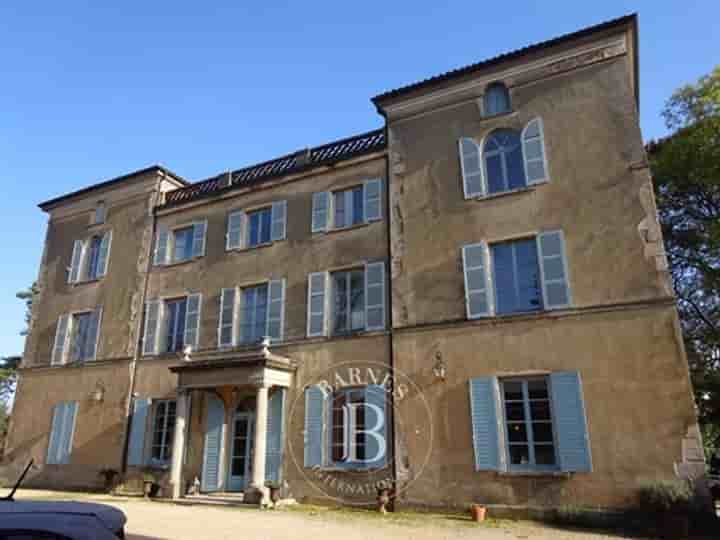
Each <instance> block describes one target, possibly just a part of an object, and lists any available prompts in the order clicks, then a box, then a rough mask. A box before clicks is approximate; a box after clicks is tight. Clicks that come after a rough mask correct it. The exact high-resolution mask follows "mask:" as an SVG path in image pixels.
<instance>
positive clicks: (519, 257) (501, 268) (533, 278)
mask: <svg viewBox="0 0 720 540" xmlns="http://www.w3.org/2000/svg"><path fill="white" fill-rule="evenodd" d="M490 250H491V253H492V262H493V275H494V276H495V298H496V307H497V313H498V314H505V313H518V312H523V311H535V310H540V309H542V307H543V304H542V290H541V288H540V267H539V266H538V257H537V243H536V241H535V239H534V238H529V239H525V240H516V241H513V242H503V243H501V244H493V245H491V246H490Z"/></svg>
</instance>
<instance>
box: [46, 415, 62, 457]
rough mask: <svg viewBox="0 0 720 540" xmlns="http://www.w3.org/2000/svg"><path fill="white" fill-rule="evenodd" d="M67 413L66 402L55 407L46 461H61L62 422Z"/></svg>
mask: <svg viewBox="0 0 720 540" xmlns="http://www.w3.org/2000/svg"><path fill="white" fill-rule="evenodd" d="M64 415H65V403H64V402H60V403H58V404H57V405H55V407H53V417H52V424H51V426H50V440H49V441H48V453H47V460H46V463H48V464H49V465H55V464H58V463H60V461H59V457H58V450H59V448H60V440H61V439H62V429H63V428H62V424H63V418H64Z"/></svg>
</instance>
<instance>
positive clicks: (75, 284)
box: [70, 276, 104, 287]
mask: <svg viewBox="0 0 720 540" xmlns="http://www.w3.org/2000/svg"><path fill="white" fill-rule="evenodd" d="M103 277H104V276H103ZM100 281H102V277H96V278H93V279H83V280H79V281H74V282H72V283H70V285H72V286H73V287H81V286H83V285H90V284H91V283H98V282H100Z"/></svg>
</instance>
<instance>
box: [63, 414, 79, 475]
mask: <svg viewBox="0 0 720 540" xmlns="http://www.w3.org/2000/svg"><path fill="white" fill-rule="evenodd" d="M77 410H78V403H77V401H66V402H65V407H64V411H63V427H62V437H61V438H60V443H59V449H58V454H59V456H58V457H59V459H58V463H62V464H68V463H70V454H71V453H72V446H73V436H74V434H75V420H76V419H77Z"/></svg>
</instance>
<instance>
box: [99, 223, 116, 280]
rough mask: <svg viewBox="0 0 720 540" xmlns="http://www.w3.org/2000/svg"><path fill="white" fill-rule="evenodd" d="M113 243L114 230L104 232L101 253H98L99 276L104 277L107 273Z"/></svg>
mask: <svg viewBox="0 0 720 540" xmlns="http://www.w3.org/2000/svg"><path fill="white" fill-rule="evenodd" d="M111 244H112V231H108V232H106V233H105V234H103V237H102V240H101V241H100V253H99V254H98V264H97V276H98V277H102V276H104V275H105V274H106V273H107V266H108V260H109V259H110V245H111Z"/></svg>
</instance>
